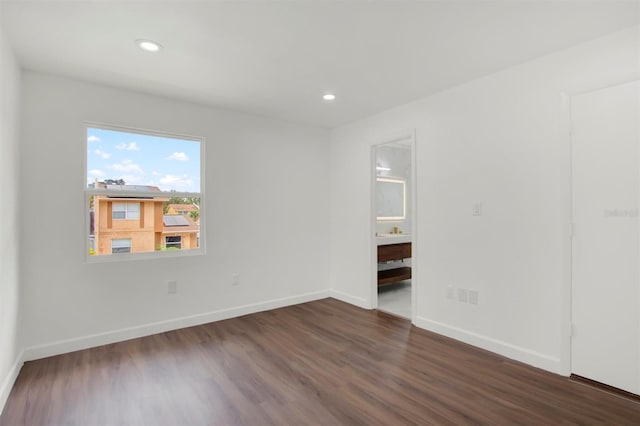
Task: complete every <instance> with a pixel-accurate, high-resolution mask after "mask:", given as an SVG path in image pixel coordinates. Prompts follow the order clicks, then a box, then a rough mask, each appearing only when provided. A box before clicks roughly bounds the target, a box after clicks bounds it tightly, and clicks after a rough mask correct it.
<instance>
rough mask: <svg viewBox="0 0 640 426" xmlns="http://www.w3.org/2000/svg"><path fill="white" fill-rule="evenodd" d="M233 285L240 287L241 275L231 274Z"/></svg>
mask: <svg viewBox="0 0 640 426" xmlns="http://www.w3.org/2000/svg"><path fill="white" fill-rule="evenodd" d="M231 285H233V286H236V285H240V275H239V274H231Z"/></svg>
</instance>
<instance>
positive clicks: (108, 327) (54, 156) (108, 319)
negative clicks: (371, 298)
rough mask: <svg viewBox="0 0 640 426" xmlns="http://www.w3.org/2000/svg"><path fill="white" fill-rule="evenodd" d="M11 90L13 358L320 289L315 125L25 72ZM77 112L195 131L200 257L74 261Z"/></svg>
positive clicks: (322, 198) (78, 225) (324, 247)
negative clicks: (16, 328) (20, 300)
mask: <svg viewBox="0 0 640 426" xmlns="http://www.w3.org/2000/svg"><path fill="white" fill-rule="evenodd" d="M23 90H24V98H23V106H24V107H23V117H24V120H23V126H22V129H23V141H22V142H23V144H22V147H23V155H22V163H21V175H20V177H21V186H20V189H21V193H22V196H21V203H20V210H21V215H22V219H23V222H22V247H21V254H22V272H23V274H22V282H23V285H24V287H25V315H26V317H27V318H28V321H27V328H26V332H25V345H26V346H27V348H28V349H27V353H26V357H27V358H35V357H40V356H44V355H49V354H52V353H59V352H63V351H66V350H72V349H77V348H81V347H86V346H91V345H96V344H101V343H104V342H107V341H115V340H121V339H123V338H127V337H132V336H137V335H143V334H149V333H153V332H157V331H160V330H164V329H170V328H176V327H180V326H185V325H190V324H195V323H202V322H208V321H212V320H216V319H220V318H226V317H229V316H234V315H239V314H242V313H246V312H252V311H257V310H261V309H268V308H271V307H274V306H282V305H286V304H291V303H297V302H299V301H306V300H310V299H314V298H318V297H326V295H327V288H328V258H329V257H328V244H329V239H328V234H329V221H328V216H329V207H328V183H327V182H328V160H329V143H328V140H329V135H328V131H326V130H322V129H316V128H310V127H304V126H299V125H292V124H287V123H285V122H281V121H275V120H270V119H264V118H260V117H255V116H249V115H243V114H239V113H233V112H229V111H221V110H216V109H212V108H207V107H203V106H198V105H194V104H189V103H183V102H178V101H174V100H169V99H165V98H159V97H154V96H149V95H143V94H138V93H133V92H130V91H123V90H118V89H113V88H109V87H105V86H99V85H94V84H88V83H82V82H78V81H74V80H68V79H63V78H58V77H54V76H49V75H43V74H37V73H32V72H27V73H25V75H24V88H23ZM85 120H91V121H98V122H103V123H109V124H117V125H124V126H132V127H137V128H143V129H152V130H158V131H167V132H172V133H180V134H188V135H195V136H203V137H205V138H206V148H205V155H206V185H205V187H206V219H207V228H206V232H207V234H206V238H207V240H206V245H207V254H206V255H205V256H192V257H182V258H176V259H169V260H166V261H159V260H146V261H130V262H118V263H102V264H93V263H92V264H87V263H85V253H84V247H85V246H84V241H85V238H86V235H85V228H84V224H85V219H84V199H83V188H84V183H85V176H84V157H85V153H84V137H85V136H84V127H83V122H84V121H85ZM232 273H238V274H240V285H239V286H237V287H234V286H232V285H231V274H232ZM167 280H177V281H178V292H177V294H175V295H169V294H167ZM247 305H250V306H247ZM176 319H178V320H176ZM173 320H175V321H173ZM167 321H168V322H167Z"/></svg>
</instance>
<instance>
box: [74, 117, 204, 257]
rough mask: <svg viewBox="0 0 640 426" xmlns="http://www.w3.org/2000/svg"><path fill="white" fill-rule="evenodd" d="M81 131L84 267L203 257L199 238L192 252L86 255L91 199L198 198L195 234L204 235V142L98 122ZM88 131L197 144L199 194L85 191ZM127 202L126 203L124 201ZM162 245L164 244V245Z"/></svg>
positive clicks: (176, 135)
mask: <svg viewBox="0 0 640 426" xmlns="http://www.w3.org/2000/svg"><path fill="white" fill-rule="evenodd" d="M83 124H84V125H83V127H82V138H83V141H84V144H83V146H84V175H83V176H82V185H83V186H82V187H83V191H84V195H85V196H84V205H83V207H82V208H83V209H84V211H85V224H84V233H83V234H82V235H83V236H84V240H85V244H84V248H85V250H84V252H85V259H86V262H87V263H104V262H119V261H123V260H146V259H167V258H174V257H185V256H199V255H203V254H205V253H206V248H205V242H206V241H205V238H202V237H201V238H200V239H199V244H198V247H197V248H194V249H188V250H185V249H181V250H170V251H167V250H154V251H148V252H141V253H121V254H103V255H97V254H94V255H92V254H91V253H90V249H91V241H90V235H89V233H90V230H89V227H90V222H91V219H90V211H89V201H90V199H91V197H92V196H96V195H103V196H113V197H118V198H122V197H130V198H149V197H150V198H153V197H157V196H159V194H162V196H167V197H178V198H199V199H200V206H199V212H200V215H199V218H200V219H199V224H200V230H199V234H200V235H206V231H205V229H206V228H205V226H206V219H205V213H206V209H205V138H204V137H202V136H192V135H185V134H179V133H171V132H165V131H157V130H149V129H142V128H135V127H125V126H118V125H113V124H105V123H99V122H93V121H86V122H84V123H83ZM89 129H103V130H113V131H117V132H126V133H134V134H141V135H147V136H158V137H165V138H173V139H181V140H188V141H193V142H198V143H199V144H200V192H178V191H175V192H174V191H172V192H161V193H158V192H144V191H122V190H108V189H101V188H100V189H96V188H89V187H88V185H87V170H88V168H87V149H88V148H89V146H88V141H87V138H88V131H89ZM114 202H123V201H118V200H117V199H115V198H114ZM127 202H130V201H127ZM139 216H140V214H138V218H139ZM112 220H122V219H113V218H112ZM95 232H96V233H97V232H98V231H97V230H96V231H95ZM165 241H166V240H165ZM165 244H166V242H165Z"/></svg>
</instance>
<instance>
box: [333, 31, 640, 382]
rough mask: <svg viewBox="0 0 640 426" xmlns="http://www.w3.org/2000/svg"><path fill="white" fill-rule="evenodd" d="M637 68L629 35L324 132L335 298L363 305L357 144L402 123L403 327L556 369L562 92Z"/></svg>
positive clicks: (562, 364) (565, 267)
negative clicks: (412, 194) (407, 249)
mask: <svg viewBox="0 0 640 426" xmlns="http://www.w3.org/2000/svg"><path fill="white" fill-rule="evenodd" d="M638 64H639V62H638V28H637V27H635V28H631V29H628V30H625V31H621V32H618V33H615V34H612V35H609V36H607V37H604V38H601V39H598V40H595V41H592V42H589V43H586V44H583V45H580V46H576V47H574V48H571V49H568V50H566V51H562V52H558V53H556V54H553V55H550V56H547V57H544V58H540V59H538V60H536V61H533V62H529V63H526V64H523V65H520V66H517V67H514V68H511V69H508V70H505V71H502V72H499V73H497V74H494V75H491V76H488V77H485V78H482V79H479V80H476V81H472V82H469V83H467V84H464V85H462V86H459V87H456V88H453V89H450V90H447V91H444V92H441V93H439V94H437V95H435V96H432V97H429V98H426V99H422V100H419V101H417V102H414V103H411V104H407V105H404V106H401V107H398V108H395V109H393V110H389V111H386V112H384V113H381V114H378V115H375V116H373V117H370V118H368V119H365V120H361V121H358V122H356V123H353V124H350V125H346V126H343V127H340V128H338V129H335V130H334V131H333V132H332V143H331V172H332V176H331V184H332V186H331V207H332V208H331V229H332V233H331V286H332V287H333V288H334V289H335V293H336V294H337V295H339V296H340V297H342V298H343V299H344V300H349V301H351V302H354V303H357V304H360V305H361V306H371V294H372V293H371V290H370V289H371V287H370V286H371V285H372V280H373V277H372V275H371V272H370V271H371V270H372V267H371V265H370V262H371V260H370V256H369V254H370V244H372V236H371V235H370V234H371V231H370V230H371V225H370V221H369V217H370V213H369V208H370V205H371V204H370V195H371V193H370V191H371V185H370V184H369V179H370V170H369V168H370V146H371V145H372V144H375V143H380V142H381V141H384V139H385V138H386V137H388V136H389V135H393V134H397V133H398V132H400V131H404V130H407V129H412V128H415V129H416V134H417V148H416V155H417V157H416V161H417V182H416V184H417V194H418V195H417V197H418V198H417V200H416V202H417V215H418V216H417V230H415V231H414V235H416V238H414V243H415V244H416V246H415V250H414V259H413V261H414V266H417V271H416V272H417V274H418V275H417V278H418V280H417V282H416V280H414V282H413V284H414V288H416V286H417V297H418V299H417V320H416V324H417V325H419V326H421V327H424V328H428V329H431V330H434V331H437V332H439V333H443V334H446V335H449V336H452V337H455V338H458V339H461V340H464V341H467V342H470V343H472V344H475V345H478V346H481V347H484V348H487V349H490V350H492V351H495V352H499V353H502V354H504V355H506V356H508V357H511V358H515V359H519V360H522V361H524V362H527V363H530V364H533V365H536V366H539V367H541V368H545V369H547V370H551V371H555V372H559V373H563V374H568V373H569V360H568V350H567V348H568V344H567V342H568V325H569V308H568V306H569V296H568V295H569V288H570V287H569V286H570V275H569V274H570V268H569V265H570V245H569V227H570V226H569V225H570V209H569V208H570V203H569V201H570V198H569V197H570V179H569V178H570V175H569V164H570V149H569V138H568V135H567V134H566V132H563V116H564V115H563V114H564V113H563V106H562V102H561V93H562V92H563V91H567V92H576V91H580V90H587V89H590V88H595V87H602V86H606V85H610V84H614V83H618V82H622V81H628V80H631V79H633V78H637V76H638V74H639V69H638V66H639V65H638ZM477 202H481V203H482V204H483V215H482V216H480V217H474V216H473V215H472V206H473V204H475V203H477ZM449 285H451V286H454V287H455V288H456V289H458V288H463V289H473V290H477V291H479V304H478V305H471V304H468V303H462V302H458V301H454V300H449V299H447V298H446V289H447V286H449Z"/></svg>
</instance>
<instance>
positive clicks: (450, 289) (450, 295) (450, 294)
mask: <svg viewBox="0 0 640 426" xmlns="http://www.w3.org/2000/svg"><path fill="white" fill-rule="evenodd" d="M453 298H454V288H453V286H452V285H450V286H447V299H453Z"/></svg>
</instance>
